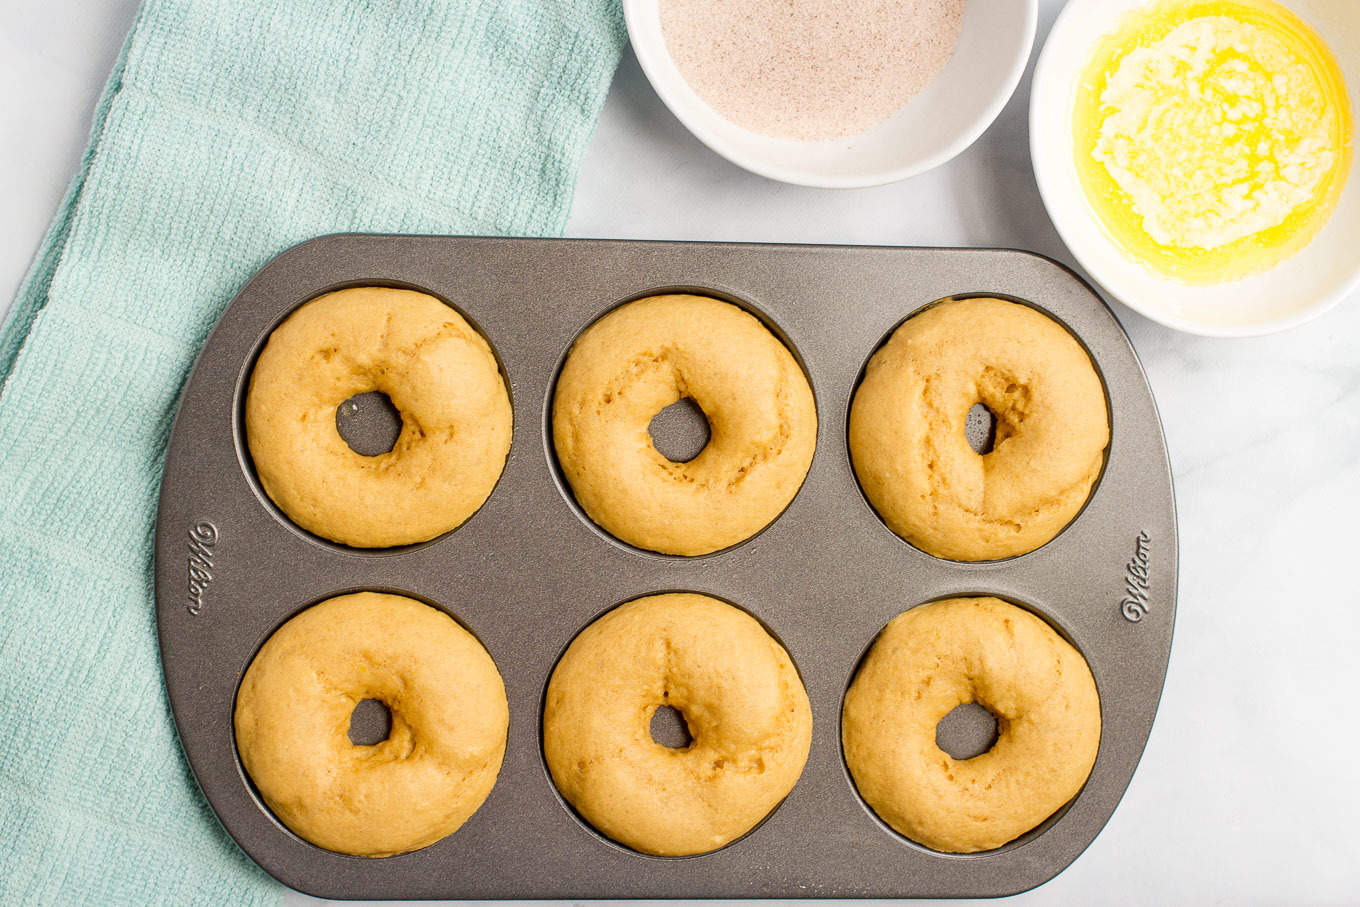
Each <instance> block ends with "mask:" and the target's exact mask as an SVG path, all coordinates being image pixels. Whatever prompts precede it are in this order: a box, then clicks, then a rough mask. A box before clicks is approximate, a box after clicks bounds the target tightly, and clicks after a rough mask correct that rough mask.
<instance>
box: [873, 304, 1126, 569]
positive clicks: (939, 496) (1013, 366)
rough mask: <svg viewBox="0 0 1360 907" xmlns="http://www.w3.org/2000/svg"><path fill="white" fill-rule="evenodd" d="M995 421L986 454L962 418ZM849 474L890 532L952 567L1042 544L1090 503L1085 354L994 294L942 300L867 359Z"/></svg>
mask: <svg viewBox="0 0 1360 907" xmlns="http://www.w3.org/2000/svg"><path fill="white" fill-rule="evenodd" d="M977 403H982V404H983V405H985V406H986V407H987V408H988V409H989V410H991V411H992V414H993V415H994V416H995V417H996V441H995V444H994V446H993V448H992V450H991V451H990V452H989V453H987V454H983V455H979V454H978V453H977V452H976V451H974V450H973V448H972V447H971V446H970V445H969V444H968V440H967V438H966V437H965V435H964V423H965V421H966V419H967V416H968V411H969V410H970V409H972V407H973V406H974V405H975V404H977ZM849 435H850V454H851V457H852V459H853V461H854V467H855V474H856V475H857V476H858V477H859V481H860V485H861V487H863V489H864V493H865V495H866V496H867V497H868V499H869V503H871V504H872V505H873V507H874V509H875V510H877V511H878V513H879V515H880V516H881V517H882V518H883V521H884V522H885V523H887V524H888V527H889V528H890V529H892V530H893V531H894V532H896V533H897V534H898V535H900V536H902V538H904V539H906V540H907V541H909V542H911V543H912V544H913V545H915V546H916V547H918V548H920V549H921V550H923V551H925V552H927V553H929V554H933V555H935V556H937V557H943V558H949V559H951V560H958V561H980V560H992V559H996V558H1004V557H1013V556H1015V555H1020V554H1025V553H1026V552H1029V551H1033V550H1034V549H1035V548H1038V547H1039V546H1041V545H1043V544H1044V543H1046V542H1048V541H1049V540H1050V539H1052V538H1053V537H1054V536H1056V535H1057V534H1058V533H1059V532H1061V531H1062V529H1063V527H1064V526H1066V525H1067V524H1068V523H1069V522H1071V520H1072V518H1073V517H1075V516H1076V515H1077V512H1078V511H1080V510H1081V508H1082V506H1083V505H1084V504H1085V503H1086V499H1087V497H1088V496H1089V495H1090V492H1091V486H1092V485H1094V484H1095V481H1096V478H1097V477H1098V476H1099V475H1100V470H1101V467H1102V466H1103V464H1104V456H1105V448H1106V446H1107V445H1108V444H1109V441H1110V426H1109V415H1108V412H1107V410H1106V406H1105V393H1104V388H1103V387H1102V385H1101V382H1100V378H1099V376H1097V375H1096V371H1095V368H1094V366H1092V365H1091V359H1090V357H1089V356H1088V355H1087V354H1086V350H1085V349H1083V348H1082V346H1081V344H1080V343H1078V342H1077V341H1076V340H1075V339H1074V338H1073V337H1072V335H1071V334H1069V333H1068V332H1067V330H1066V329H1064V328H1063V327H1062V326H1061V325H1060V324H1058V323H1057V322H1056V321H1053V320H1052V319H1051V318H1048V317H1047V316H1045V315H1042V314H1040V313H1039V312H1037V311H1035V310H1034V309H1032V308H1030V307H1029V306H1025V305H1020V304H1018V303H1014V302H1006V301H1003V300H1000V299H957V300H950V301H947V302H942V303H940V304H938V305H935V306H932V307H931V308H928V309H926V310H925V311H924V312H922V313H920V314H919V315H915V316H913V317H911V318H909V319H908V320H907V321H906V322H904V323H903V324H902V326H901V327H899V328H898V329H897V330H896V331H895V332H894V333H893V335H892V337H891V338H890V339H889V340H888V342H887V343H886V344H884V346H883V347H882V348H881V349H880V350H878V352H876V353H874V355H873V358H871V359H870V360H869V365H868V366H867V368H866V369H865V372H864V380H863V381H862V382H861V384H860V386H859V389H858V390H856V391H855V397H854V401H853V403H852V405H851V409H850V432H849Z"/></svg>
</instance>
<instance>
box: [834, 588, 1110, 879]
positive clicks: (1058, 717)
mask: <svg viewBox="0 0 1360 907" xmlns="http://www.w3.org/2000/svg"><path fill="white" fill-rule="evenodd" d="M969 702H977V703H979V704H981V705H983V706H984V707H986V708H987V710H988V711H990V712H991V713H992V715H993V716H994V717H995V718H996V724H997V731H998V736H997V738H996V743H995V744H993V745H992V748H991V749H990V750H988V751H987V752H985V753H983V754H982V755H980V756H976V757H974V758H972V759H966V760H956V759H954V758H952V757H951V756H950V755H949V754H948V753H946V752H945V751H944V750H942V749H940V748H939V746H938V745H937V744H936V742H935V729H936V725H938V724H939V723H940V719H942V718H944V716H945V715H947V714H949V712H951V711H952V710H953V709H954V708H956V707H958V706H960V705H963V704H965V703H969ZM841 742H842V745H843V746H844V749H845V764H846V765H847V766H848V767H849V769H850V774H851V776H852V777H853V778H854V779H855V786H856V787H857V788H858V789H859V792H860V795H861V796H862V797H864V800H865V802H866V803H868V804H869V806H870V807H871V808H872V809H873V810H874V812H876V813H878V815H879V816H880V817H881V818H882V819H883V820H884V821H885V822H887V823H888V824H889V825H891V826H892V827H893V828H895V829H896V830H897V831H899V832H901V833H902V834H904V835H906V836H907V837H908V838H911V839H912V840H913V841H916V842H918V843H920V844H924V845H925V846H926V847H930V848H933V849H934V850H940V851H946V852H949V853H973V852H975V851H979V850H991V849H992V848H995V847H1000V846H1001V845H1003V844H1005V843H1006V842H1008V841H1011V840H1014V839H1015V838H1017V837H1019V836H1020V835H1022V834H1024V833H1025V832H1027V831H1029V830H1030V829H1032V828H1034V827H1035V826H1037V825H1039V824H1040V823H1041V822H1043V821H1044V820H1045V819H1047V818H1048V817H1049V816H1051V815H1053V813H1054V812H1056V811H1057V810H1058V809H1059V808H1060V807H1062V805H1063V804H1064V803H1066V802H1067V801H1069V800H1071V799H1072V798H1073V797H1074V796H1076V794H1077V792H1078V791H1080V790H1081V788H1082V785H1084V784H1085V783H1086V778H1087V776H1088V775H1089V774H1090V773H1091V767H1092V766H1093V765H1094V764H1095V760H1096V751H1097V749H1098V748H1099V746H1100V698H1099V697H1098V696H1097V694H1096V684H1095V680H1094V679H1092V677H1091V671H1090V668H1088V667H1087V666H1086V661H1085V659H1083V658H1082V657H1081V654H1080V653H1078V652H1077V650H1076V649H1074V648H1072V646H1071V645H1070V644H1068V643H1067V641H1066V640H1064V639H1063V638H1062V637H1061V636H1059V635H1058V634H1057V633H1055V632H1054V631H1053V629H1052V628H1051V627H1049V625H1048V624H1046V623H1044V622H1043V621H1042V620H1040V619H1039V618H1037V617H1035V616H1034V615H1033V614H1031V613H1029V612H1028V611H1025V610H1023V609H1021V608H1017V607H1015V606H1014V605H1010V604H1007V603H1006V602H1003V601H999V600H997V599H995V598H955V599H950V600H948V601H939V602H933V603H932V604H928V605H921V606H920V607H917V608H913V609H911V610H910V611H908V612H906V613H905V614H902V615H899V616H898V617H897V618H895V619H894V620H893V621H892V622H891V623H889V624H888V626H887V627H886V628H885V629H884V630H883V632H882V633H881V634H879V637H878V639H877V640H875V641H874V644H873V646H872V647H871V648H870V649H869V654H868V655H867V656H866V657H865V659H864V663H863V664H862V665H861V666H860V668H859V671H858V672H857V673H856V674H855V678H854V680H853V681H852V682H851V684H850V689H849V691H848V692H847V693H846V695H845V706H844V708H843V711H842V714H841Z"/></svg>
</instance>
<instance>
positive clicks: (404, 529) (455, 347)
mask: <svg viewBox="0 0 1360 907" xmlns="http://www.w3.org/2000/svg"><path fill="white" fill-rule="evenodd" d="M375 390H376V391H381V392H382V393H384V394H386V395H387V397H388V399H389V400H391V401H392V405H393V406H395V407H396V408H397V410H398V411H399V412H400V413H401V421H402V427H401V434H400V436H398V438H397V443H396V445H395V446H394V447H393V448H392V449H391V450H390V451H389V452H387V453H384V454H379V455H378V456H376V457H367V456H364V455H362V454H359V453H356V452H355V451H353V450H351V449H350V446H349V445H348V444H346V443H345V440H344V439H343V438H342V437H340V432H339V430H338V429H337V428H336V423H335V411H336V408H337V407H338V406H339V405H340V404H342V403H344V402H345V401H346V400H348V399H349V398H350V397H352V396H354V395H355V394H362V393H366V392H368V391H375ZM510 431H511V412H510V396H509V394H508V392H507V391H506V389H505V381H504V379H503V378H502V377H501V373H500V368H499V367H498V365H497V364H496V357H495V356H494V355H492V353H491V348H490V347H489V346H488V345H487V342H486V340H485V339H483V337H482V335H481V334H479V333H477V331H475V330H474V329H473V328H472V327H471V325H469V324H468V323H467V321H466V320H464V319H463V316H461V315H459V314H458V313H457V312H456V311H454V310H453V309H452V308H450V307H449V306H447V305H445V304H444V303H442V302H440V301H439V300H438V299H435V298H434V297H433V296H428V295H426V294H424V293H417V292H415V291H413V290H394V289H389V288H387V287H357V288H354V289H348V290H339V291H337V292H334V293H327V294H325V295H324V296H319V297H317V298H316V299H313V300H312V301H311V302H308V303H307V304H306V305H303V306H302V307H301V308H299V309H298V310H297V311H295V312H294V313H293V314H291V315H289V316H288V318H287V319H286V320H285V321H284V322H283V323H282V324H281V325H279V326H278V327H277V328H275V329H274V332H273V333H272V334H270V335H269V340H268V342H267V343H266V344H265V346H264V349H263V350H262V351H261V352H260V357H259V359H258V360H257V361H256V363H255V369H254V371H253V372H252V373H251V376H250V390H249V392H248V393H247V396H246V439H247V442H248V444H249V447H250V456H251V459H252V460H254V462H255V471H256V473H257V474H258V475H259V477H260V484H261V485H262V486H263V487H264V491H265V493H266V494H267V495H269V498H270V500H272V501H273V502H274V503H275V504H277V505H278V506H279V509H281V510H282V511H283V512H284V513H285V514H287V515H288V517H289V519H291V520H292V521H293V522H295V523H297V524H298V525H299V526H301V527H302V528H303V529H306V530H308V531H309V532H313V533H315V534H317V535H319V536H322V537H323V538H327V539H330V540H331V541H335V542H340V543H342V544H345V545H352V546H354V547H358V548H385V547H389V546H392V545H408V544H413V543H415V542H423V541H426V540H427V539H432V538H434V537H435V536H437V535H440V534H441V533H444V532H448V531H449V530H450V529H453V528H454V527H456V526H458V525H460V524H461V523H462V522H463V521H464V520H466V519H467V518H468V517H470V516H472V514H473V513H475V512H476V510H477V508H479V507H481V506H482V503H483V502H484V501H485V500H486V499H487V496H488V495H490V494H491V490H492V488H494V487H495V485H496V481H497V479H499V478H500V474H501V470H502V469H503V468H504V466H505V457H506V453H507V452H508V451H509V449H510Z"/></svg>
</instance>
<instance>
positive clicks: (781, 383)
mask: <svg viewBox="0 0 1360 907" xmlns="http://www.w3.org/2000/svg"><path fill="white" fill-rule="evenodd" d="M686 397H687V398H690V399H692V400H693V401H694V402H695V403H696V404H698V406H699V408H700V409H702V410H703V412H704V416H705V418H707V419H708V425H709V430H710V437H709V442H708V445H707V446H706V447H705V448H704V449H703V451H702V452H701V453H700V454H699V455H698V456H697V457H695V458H694V459H693V460H690V461H689V462H686V463H675V462H672V461H670V460H667V459H666V458H665V457H663V456H662V455H661V454H660V453H658V452H657V450H656V448H655V447H654V446H653V445H652V439H651V436H650V435H649V434H648V432H647V429H648V426H649V425H650V423H651V420H652V418H653V417H655V416H656V414H657V413H658V412H660V411H661V410H663V409H665V408H666V407H667V406H670V405H671V404H672V403H675V402H677V401H679V400H680V399H682V398H686ZM553 442H554V445H555V447H556V450H557V458H558V462H559V463H561V465H562V471H563V473H565V475H566V479H567V482H568V483H569V484H570V485H571V490H572V493H573V494H574V495H575V496H576V500H577V501H578V502H579V503H580V504H581V507H582V508H583V509H584V510H585V512H586V514H587V515H589V517H590V518H591V519H592V520H594V521H595V522H596V523H598V524H599V525H600V526H601V527H603V528H604V529H605V530H606V531H608V532H610V533H612V534H613V535H614V536H616V537H617V538H619V539H622V540H623V541H625V542H628V543H629V544H632V545H636V546H638V547H639V548H647V549H650V550H652V551H659V552H662V553H665V554H681V555H697V554H708V553H709V552H712V551H718V550H720V549H722V548H726V547H728V546H730V545H735V544H737V543H738V542H741V541H743V540H745V539H747V538H750V537H751V536H752V535H755V534H756V533H757V532H759V531H760V530H761V529H763V528H764V527H765V526H766V525H768V524H769V523H770V522H772V521H773V520H774V519H775V518H776V517H777V516H779V514H780V513H782V512H783V510H784V508H785V507H787V506H788V505H789V502H790V501H792V500H793V496H794V495H795V494H797V493H798V489H799V487H800V486H801V485H802V484H803V478H804V476H806V475H807V471H808V467H809V466H810V465H811V463H812V453H813V450H814V448H815V447H816V444H817V407H816V404H815V403H814V402H813V398H812V388H811V387H810V386H809V385H808V381H807V377H806V376H805V375H804V374H803V370H802V369H801V368H800V367H799V365H798V363H797V361H796V360H795V359H794V358H793V355H792V354H791V353H790V352H789V351H788V348H787V347H785V346H784V344H783V343H781V342H780V341H779V339H778V338H777V337H775V336H774V334H772V333H770V331H769V329H768V328H766V327H765V326H764V325H763V324H761V323H760V321H759V320H757V319H756V318H755V317H753V316H752V315H750V314H749V313H747V312H745V311H743V310H742V309H741V308H739V307H737V306H735V305H732V304H731V303H727V302H722V301H719V300H717V299H710V298H707V297H703V296H689V295H672V296H653V297H651V298H648V299H640V300H638V301H637V302H631V303H628V304H627V305H624V306H620V307H619V308H617V309H615V310H614V311H612V312H610V313H609V314H608V315H605V316H604V317H603V318H601V319H600V320H599V321H597V322H595V324H593V325H591V326H590V328H589V329H587V330H586V332H585V333H583V334H582V335H581V336H580V338H579V339H578V340H577V341H576V343H575V344H574V345H573V346H572V348H571V352H570V353H569V354H568V356H567V361H566V363H565V364H564V365H563V367H562V374H561V375H560V376H559V378H558V379H557V390H556V392H555V393H554V396H553Z"/></svg>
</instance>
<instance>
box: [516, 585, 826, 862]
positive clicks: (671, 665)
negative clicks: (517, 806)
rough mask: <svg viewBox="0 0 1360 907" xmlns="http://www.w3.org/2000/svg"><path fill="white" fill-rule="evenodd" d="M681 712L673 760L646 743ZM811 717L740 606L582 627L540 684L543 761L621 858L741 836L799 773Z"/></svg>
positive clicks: (631, 611)
mask: <svg viewBox="0 0 1360 907" xmlns="http://www.w3.org/2000/svg"><path fill="white" fill-rule="evenodd" d="M663 705H665V706H670V707H672V708H674V709H676V710H677V711H679V712H680V713H681V715H682V716H683V717H684V719H685V723H686V724H687V725H688V728H689V733H690V736H691V738H692V740H691V742H690V744H689V745H688V746H687V747H685V748H683V749H671V748H669V747H666V746H662V745H661V744H660V743H657V742H655V741H654V740H653V739H652V737H651V734H650V730H649V729H650V724H651V720H652V716H653V714H654V713H655V712H656V710H657V708H658V707H660V706H663ZM811 741H812V710H811V707H810V706H809V705H808V698H807V693H806V692H805V691H804V689H803V682H802V680H800V679H799V677H798V672H797V671H796V670H795V669H794V667H793V662H791V661H790V660H789V656H788V653H787V652H785V651H784V648H783V646H781V645H780V644H779V643H778V642H776V641H775V640H774V639H773V638H772V637H771V636H770V634H769V633H767V632H766V631H765V628H764V627H762V626H761V625H760V623H759V622H757V621H756V620H755V619H754V618H753V617H751V616H750V615H749V614H747V613H746V612H744V611H742V610H741V609H739V608H735V607H733V606H732V605H729V604H727V603H725V602H721V601H718V600H717V599H713V598H709V597H708V596H705V595H695V594H688V593H672V594H666V595H652V596H648V597H646V598H639V599H636V600H634V601H631V602H629V603H627V604H625V605H621V606H619V607H617V608H615V609H614V610H612V611H610V612H608V613H607V614H605V615H604V616H603V617H600V618H599V619H597V620H596V621H595V622H594V623H592V624H591V625H590V626H588V627H586V629H585V630H583V631H582V632H581V634H580V635H579V636H577V637H576V639H575V640H574V641H573V642H572V644H571V645H570V646H569V647H568V648H567V651H566V652H565V653H564V654H563V656H562V659H561V661H559V662H558V664H557V667H556V669H554V671H553V674H552V679H551V680H550V681H549V683H548V694H547V698H546V701H545V702H544V707H543V752H544V755H545V757H546V758H547V762H548V769H549V770H550V771H551V772H552V778H553V782H554V783H555V784H556V785H557V789H558V790H559V791H561V792H562V796H564V797H565V798H566V799H567V801H568V802H570V803H571V805H572V806H574V807H575V808H576V811H577V812H578V813H580V814H581V816H582V817H583V818H584V819H585V820H586V821H587V822H589V823H590V824H591V825H593V826H594V827H595V828H596V829H598V830H599V831H600V832H602V833H604V834H605V835H607V836H609V837H610V838H613V839H614V840H615V841H618V842H619V843H620V844H623V845H625V846H627V847H631V848H633V849H634V850H638V851H641V852H643V853H648V854H655V855H659V856H684V855H688V854H698V853H707V852H708V851H711V850H716V849H717V848H719V847H722V846H723V845H724V844H727V843H729V842H730V841H733V840H735V839H736V838H739V837H741V836H742V835H744V834H745V833H746V832H748V831H750V830H751V829H752V828H754V827H755V826H756V825H757V824H758V823H759V822H760V821H761V820H762V819H764V818H765V816H767V815H768V814H769V813H770V811H771V810H773V809H774V808H775V807H776V806H778V805H779V803H780V802H781V801H782V800H783V799H784V797H786V796H787V795H788V793H789V791H791V790H793V786H794V784H795V783H797V781H798V776H799V775H800V774H802V771H803V764H804V763H805V762H806V761H807V756H808V748H809V747H810V746H811Z"/></svg>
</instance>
